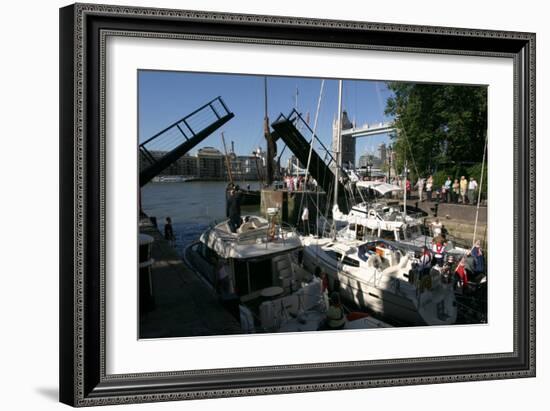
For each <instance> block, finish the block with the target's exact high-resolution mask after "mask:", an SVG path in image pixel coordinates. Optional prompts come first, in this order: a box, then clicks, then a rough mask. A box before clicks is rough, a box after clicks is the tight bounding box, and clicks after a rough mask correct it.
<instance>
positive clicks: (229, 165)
mask: <svg viewBox="0 0 550 411" xmlns="http://www.w3.org/2000/svg"><path fill="white" fill-rule="evenodd" d="M222 143H223V151H224V153H225V165H226V167H227V175H228V176H229V182H230V183H231V184H233V174H232V173H231V163H230V162H229V155H228V154H227V147H226V145H225V137H224V136H223V132H222Z"/></svg>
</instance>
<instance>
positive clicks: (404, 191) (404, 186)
mask: <svg viewBox="0 0 550 411" xmlns="http://www.w3.org/2000/svg"><path fill="white" fill-rule="evenodd" d="M406 216H407V160H405V165H404V166H403V217H406Z"/></svg>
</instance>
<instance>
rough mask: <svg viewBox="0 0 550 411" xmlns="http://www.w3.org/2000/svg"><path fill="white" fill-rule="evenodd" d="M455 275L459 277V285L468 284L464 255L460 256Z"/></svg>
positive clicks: (464, 285)
mask: <svg viewBox="0 0 550 411" xmlns="http://www.w3.org/2000/svg"><path fill="white" fill-rule="evenodd" d="M455 273H456V275H457V276H458V278H459V281H460V285H461V286H462V287H466V286H467V285H468V272H467V271H466V257H462V258H461V259H460V262H459V263H458V265H457V266H456V270H455Z"/></svg>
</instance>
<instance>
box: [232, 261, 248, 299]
mask: <svg viewBox="0 0 550 411" xmlns="http://www.w3.org/2000/svg"><path fill="white" fill-rule="evenodd" d="M233 271H234V274H235V292H236V293H237V295H246V294H249V293H250V290H249V287H248V268H247V264H246V261H240V260H233Z"/></svg>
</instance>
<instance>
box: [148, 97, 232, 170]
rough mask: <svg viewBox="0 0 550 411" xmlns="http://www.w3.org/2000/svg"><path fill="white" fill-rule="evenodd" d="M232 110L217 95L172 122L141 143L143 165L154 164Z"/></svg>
mask: <svg viewBox="0 0 550 411" xmlns="http://www.w3.org/2000/svg"><path fill="white" fill-rule="evenodd" d="M229 114H230V111H229V110H228V108H227V106H226V105H225V103H224V101H223V100H222V98H221V97H219V96H218V97H216V98H214V99H213V100H211V101H209V102H208V103H206V104H204V105H202V106H201V107H199V108H198V109H196V110H195V111H193V112H191V113H189V114H187V115H186V116H185V117H183V118H181V119H179V120H178V121H176V122H174V123H172V124H170V125H169V126H168V127H166V128H164V129H163V130H161V131H159V132H158V133H156V134H155V135H153V136H152V137H150V138H148V139H147V140H145V141H143V142H142V143H141V144H140V145H139V150H140V153H141V162H142V165H145V164H153V163H155V162H156V161H157V160H158V159H159V158H161V157H162V156H164V155H165V154H166V153H168V152H170V151H172V150H173V149H174V148H176V147H177V146H179V145H180V144H181V143H182V142H184V141H185V140H190V139H192V138H193V137H194V136H196V135H197V134H199V133H201V132H202V131H203V130H205V129H206V128H207V127H209V126H210V125H212V124H213V123H215V122H216V121H218V120H220V119H222V118H224V117H226V116H228V115H229Z"/></svg>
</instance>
